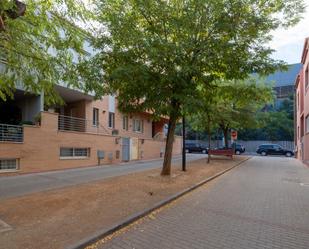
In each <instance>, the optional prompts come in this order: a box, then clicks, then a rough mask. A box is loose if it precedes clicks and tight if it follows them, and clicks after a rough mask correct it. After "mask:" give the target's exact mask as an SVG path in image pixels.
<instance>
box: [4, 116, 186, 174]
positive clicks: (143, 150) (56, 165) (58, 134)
mask: <svg viewBox="0 0 309 249" xmlns="http://www.w3.org/2000/svg"><path fill="white" fill-rule="evenodd" d="M41 115H42V119H41V120H42V121H41V126H24V142H23V143H7V142H2V143H0V158H20V166H21V167H20V172H40V171H47V170H55V169H65V168H73V167H84V166H92V165H97V150H103V151H105V159H104V160H102V162H101V163H102V164H107V163H119V162H121V151H122V150H121V139H119V136H111V135H98V134H89V133H78V132H67V131H58V114H56V113H48V112H42V113H41ZM138 143H139V154H138V155H139V159H151V158H159V157H160V152H162V149H163V151H164V145H165V141H155V140H152V139H139V142H138ZM60 147H77V148H78V147H85V148H90V157H89V158H86V159H74V160H73V159H66V160H63V159H60V158H59V153H60ZM116 151H119V153H120V154H119V155H120V157H119V158H116ZM180 152H181V138H179V137H176V138H175V143H174V154H179V153H180ZM109 153H112V159H111V160H110V159H109V158H108V154H109Z"/></svg>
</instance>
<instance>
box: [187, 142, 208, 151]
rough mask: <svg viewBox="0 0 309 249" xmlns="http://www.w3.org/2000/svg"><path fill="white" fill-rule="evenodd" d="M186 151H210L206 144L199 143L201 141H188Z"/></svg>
mask: <svg viewBox="0 0 309 249" xmlns="http://www.w3.org/2000/svg"><path fill="white" fill-rule="evenodd" d="M186 152H187V153H192V152H199V153H203V154H206V153H208V149H207V147H206V146H205V145H202V144H199V143H187V144H186Z"/></svg>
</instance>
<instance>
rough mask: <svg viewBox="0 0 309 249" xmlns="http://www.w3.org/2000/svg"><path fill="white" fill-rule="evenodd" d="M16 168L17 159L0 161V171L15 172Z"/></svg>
mask: <svg viewBox="0 0 309 249" xmlns="http://www.w3.org/2000/svg"><path fill="white" fill-rule="evenodd" d="M17 168H18V162H17V159H0V170H16V169H17Z"/></svg>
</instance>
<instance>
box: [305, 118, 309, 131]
mask: <svg viewBox="0 0 309 249" xmlns="http://www.w3.org/2000/svg"><path fill="white" fill-rule="evenodd" d="M306 133H309V115H308V116H307V117H306Z"/></svg>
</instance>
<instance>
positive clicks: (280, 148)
mask: <svg viewBox="0 0 309 249" xmlns="http://www.w3.org/2000/svg"><path fill="white" fill-rule="evenodd" d="M273 149H275V150H282V147H281V146H280V145H277V144H275V145H273Z"/></svg>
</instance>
